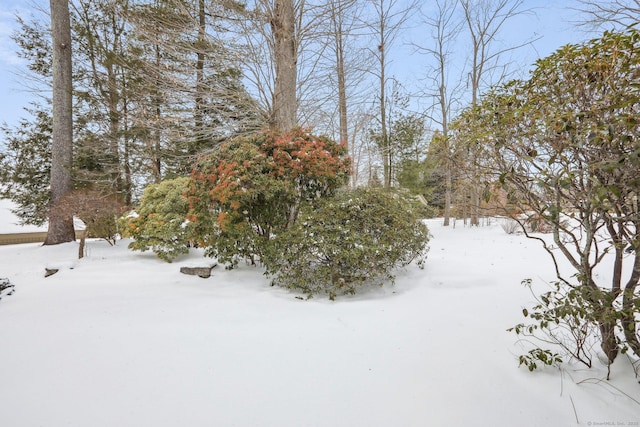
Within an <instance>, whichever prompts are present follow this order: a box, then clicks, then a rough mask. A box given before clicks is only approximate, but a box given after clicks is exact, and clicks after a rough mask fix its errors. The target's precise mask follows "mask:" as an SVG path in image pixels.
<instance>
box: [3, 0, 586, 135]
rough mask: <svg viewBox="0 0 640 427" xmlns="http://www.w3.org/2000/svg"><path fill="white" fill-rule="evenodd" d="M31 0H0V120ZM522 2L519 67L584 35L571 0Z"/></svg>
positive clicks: (23, 98) (11, 109) (18, 104)
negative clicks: (16, 34)
mask: <svg viewBox="0 0 640 427" xmlns="http://www.w3.org/2000/svg"><path fill="white" fill-rule="evenodd" d="M33 1H35V2H37V3H38V4H43V5H44V6H45V7H47V6H48V2H47V1H45V0H0V123H2V122H6V123H8V124H10V125H14V124H16V123H17V122H18V120H19V118H20V117H24V116H26V113H25V112H24V111H23V107H25V106H27V105H28V103H29V101H30V100H31V99H33V95H32V94H29V93H28V92H27V91H26V90H25V89H24V88H23V87H22V85H21V83H20V77H19V73H20V70H21V69H22V67H23V65H24V64H23V63H22V61H21V60H20V58H18V57H17V55H16V54H15V51H16V46H15V44H14V43H13V41H12V40H11V38H10V36H11V33H12V31H14V30H15V28H16V23H15V14H16V12H18V13H20V14H21V15H22V16H29V13H30V9H31V8H32V7H33V6H32V4H33ZM525 3H526V6H527V7H531V8H534V9H535V11H536V15H537V16H532V15H527V16H521V17H519V18H518V19H517V20H514V21H513V22H512V23H511V24H510V25H509V26H508V27H507V28H506V29H505V31H504V32H503V33H502V34H503V37H504V38H505V39H506V42H512V41H513V42H514V43H518V42H520V41H523V40H527V39H531V38H533V37H536V36H540V37H541V39H540V40H538V41H536V42H535V43H534V44H533V46H531V47H526V48H523V49H521V50H520V51H518V52H517V53H516V54H515V57H514V60H515V61H516V62H517V63H519V64H522V67H529V66H530V65H531V64H533V62H534V61H535V60H536V59H537V58H539V57H544V56H547V55H549V54H550V53H552V52H553V51H554V50H555V49H557V48H559V47H560V46H562V45H564V44H567V43H574V42H579V41H581V40H583V39H585V38H586V36H585V34H584V33H582V32H580V31H579V30H576V29H575V27H574V26H573V25H572V23H571V21H572V20H575V19H576V12H575V11H574V10H571V9H570V8H569V7H570V6H571V5H573V4H575V0H557V1H550V0H526V2H525ZM404 56H405V57H406V59H405V60H403V59H401V58H396V59H395V60H394V67H393V68H394V71H399V72H402V73H403V74H405V73H406V75H408V76H410V75H413V76H414V77H415V76H418V75H419V74H420V72H421V67H422V69H424V66H421V64H420V61H419V59H416V58H415V57H413V56H409V55H404Z"/></svg>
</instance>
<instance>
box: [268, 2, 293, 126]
mask: <svg viewBox="0 0 640 427" xmlns="http://www.w3.org/2000/svg"><path fill="white" fill-rule="evenodd" d="M295 28H296V27H295V9H294V4H293V0H275V7H274V9H273V16H272V17H271V30H272V31H273V35H274V40H275V68H276V81H275V86H274V91H273V104H272V107H273V111H272V126H273V127H274V128H276V129H280V130H282V131H285V132H286V131H289V130H291V129H293V128H295V127H296V124H297V110H298V105H297V104H298V101H297V98H296V85H297V50H298V49H297V45H296V34H295Z"/></svg>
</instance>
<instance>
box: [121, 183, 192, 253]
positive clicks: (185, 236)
mask: <svg viewBox="0 0 640 427" xmlns="http://www.w3.org/2000/svg"><path fill="white" fill-rule="evenodd" d="M188 182H189V178H187V177H181V178H176V179H172V180H167V181H163V182H161V183H159V184H151V185H149V186H147V188H145V190H144V194H143V195H142V200H141V202H140V206H139V207H138V208H137V209H136V211H135V213H131V214H129V215H128V216H126V217H125V218H122V219H121V220H120V229H121V230H122V236H123V237H132V238H133V239H134V241H133V242H131V243H130V244H129V248H130V249H133V250H136V251H143V252H144V251H147V250H149V249H151V250H152V251H153V252H154V253H155V254H156V255H158V257H159V258H161V259H163V260H165V261H168V262H171V261H172V260H173V259H174V258H175V257H177V256H178V255H180V254H186V253H188V252H189V246H190V242H191V241H192V239H193V224H191V223H189V222H188V221H187V220H186V216H187V214H188V212H189V202H188V200H187V198H186V196H185V195H184V194H183V193H184V191H185V189H186V188H187V184H188Z"/></svg>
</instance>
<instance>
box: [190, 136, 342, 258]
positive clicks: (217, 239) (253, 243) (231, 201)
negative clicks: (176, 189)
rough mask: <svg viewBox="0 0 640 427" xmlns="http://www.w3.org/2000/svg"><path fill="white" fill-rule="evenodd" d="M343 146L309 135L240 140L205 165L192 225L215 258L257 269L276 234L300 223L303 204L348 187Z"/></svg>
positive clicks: (199, 168)
mask: <svg viewBox="0 0 640 427" xmlns="http://www.w3.org/2000/svg"><path fill="white" fill-rule="evenodd" d="M345 155H346V148H345V146H344V145H340V144H336V143H335V142H333V141H331V140H328V139H326V138H322V137H315V136H313V135H311V134H309V133H307V132H305V131H303V130H300V129H298V130H294V131H291V132H288V133H282V134H281V133H274V132H264V133H260V134H256V135H252V136H249V137H242V138H236V139H234V140H231V141H229V142H227V143H226V144H224V145H223V146H222V147H221V148H220V149H219V150H217V151H216V152H214V153H211V154H209V155H207V156H204V157H202V158H200V159H199V160H198V163H197V164H196V166H195V168H194V170H193V172H192V174H191V184H190V186H189V191H188V197H189V204H190V213H189V219H190V220H191V221H193V223H194V229H195V232H196V234H197V236H198V242H199V244H200V245H202V246H203V247H205V248H206V254H207V255H208V256H214V257H217V258H218V260H219V261H220V262H223V263H227V264H229V265H231V266H233V265H234V264H235V263H237V261H238V258H245V259H249V260H251V262H252V263H253V262H255V259H256V258H258V259H260V258H261V257H262V254H263V252H264V248H265V246H266V244H267V242H268V241H269V239H271V237H272V236H273V235H275V234H278V233H280V232H281V231H282V230H284V229H286V228H287V227H289V226H290V225H291V224H293V223H294V222H295V220H296V218H297V215H298V210H299V207H300V205H301V203H303V202H305V201H307V202H308V201H312V200H315V199H317V198H319V197H323V196H327V195H330V194H332V193H333V192H334V191H335V190H336V189H337V188H338V187H340V186H341V185H343V184H344V183H345V182H346V179H347V177H348V172H349V167H350V161H349V159H348V158H345V157H344V156H345Z"/></svg>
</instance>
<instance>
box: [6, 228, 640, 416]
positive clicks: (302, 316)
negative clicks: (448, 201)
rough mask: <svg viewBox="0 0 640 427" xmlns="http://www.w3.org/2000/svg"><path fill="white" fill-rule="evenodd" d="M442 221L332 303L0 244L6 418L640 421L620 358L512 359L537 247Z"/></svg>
mask: <svg viewBox="0 0 640 427" xmlns="http://www.w3.org/2000/svg"><path fill="white" fill-rule="evenodd" d="M441 223H442V221H441V220H430V221H429V223H428V224H429V227H430V229H431V232H432V234H433V239H432V240H431V242H430V247H431V250H430V252H429V257H428V260H427V262H426V267H425V269H424V270H420V269H418V268H417V267H416V266H413V265H412V266H409V267H408V268H407V269H406V270H404V271H401V272H399V273H398V277H397V280H396V284H395V285H394V286H384V287H381V288H380V287H375V288H371V289H368V290H366V292H363V293H361V294H359V295H356V296H353V297H339V298H338V299H337V300H336V301H330V300H329V299H328V298H326V297H316V298H313V299H311V300H303V299H300V298H299V297H300V295H298V294H295V293H292V292H290V291H288V290H286V289H281V288H278V287H271V286H269V281H268V279H267V278H265V277H264V276H263V275H262V270H261V269H259V268H253V267H249V266H244V265H242V266H241V267H240V268H239V269H238V270H233V271H226V270H224V269H223V268H221V267H217V268H216V269H214V270H213V274H212V276H211V278H209V279H201V278H198V277H196V276H186V275H183V274H180V273H179V268H180V266H182V265H197V264H198V261H199V260H201V259H202V258H201V254H200V252H198V251H192V253H191V254H190V255H189V256H187V257H183V258H180V259H178V260H176V261H175V262H174V263H172V264H168V263H165V262H163V261H160V260H158V259H156V257H155V256H154V255H153V254H152V253H137V252H131V251H129V250H127V248H126V247H127V243H128V242H127V241H126V240H123V241H119V242H118V243H117V245H116V246H114V247H111V246H109V244H108V243H106V242H104V241H97V240H94V241H90V242H88V253H87V256H86V257H85V258H84V259H82V260H77V259H76V257H77V244H76V243H69V244H64V245H59V246H55V247H43V246H40V245H39V244H25V245H16V246H6V247H0V260H1V261H0V277H7V278H9V279H10V280H11V282H12V283H13V284H14V285H15V293H14V294H13V295H11V296H5V297H4V298H2V300H1V301H0V325H1V327H0V426H12V427H13V426H83V427H84V426H105V427H106V426H110V427H111V426H176V425H182V426H243V427H250V426H251V427H254V426H274V427H275V426H278V427H287V426H291V427H299V426H326V427H343V426H344V427H347V426H348V427H355V426H367V427H377V426H389V427H391V426H401V427H405V426H407V427H409V426H416V427H418V426H420V427H422V426H488V425H493V426H567V425H605V424H603V423H612V424H608V425H639V423H640V385H639V384H638V378H636V377H635V375H634V372H633V369H632V366H631V364H630V362H629V360H628V358H627V357H626V356H619V358H618V360H616V362H615V363H614V365H613V367H612V379H611V381H608V382H607V381H605V380H604V378H605V377H606V367H605V366H602V365H600V364H598V366H596V367H595V368H594V369H591V370H586V369H583V367H582V366H579V365H571V364H566V365H564V366H563V368H562V370H559V369H558V368H545V369H542V370H539V371H537V372H534V373H530V372H529V371H528V370H527V369H526V368H524V367H521V368H518V360H517V358H518V355H519V354H521V353H523V352H524V347H523V344H522V343H519V342H518V341H517V337H516V336H515V335H514V334H512V333H508V332H506V329H507V328H509V327H511V326H513V325H514V324H516V323H518V322H520V321H522V308H523V307H525V306H530V305H531V304H532V302H533V296H532V295H531V294H530V293H529V291H528V289H526V288H525V287H524V286H522V285H521V281H522V280H523V279H527V278H531V279H532V280H533V282H534V283H535V286H536V287H537V289H538V290H540V291H542V290H545V289H546V286H547V285H546V284H545V283H547V282H549V281H551V280H553V279H554V275H553V268H552V264H551V261H550V259H549V257H548V255H547V254H546V253H545V252H544V251H543V250H542V248H541V246H540V244H539V242H535V241H531V240H527V239H526V238H525V237H524V236H520V235H508V234H506V233H505V232H504V231H503V230H502V228H501V227H500V225H499V224H498V223H497V222H495V221H494V222H493V223H492V224H490V225H488V226H483V227H476V228H466V227H463V226H462V224H460V223H458V224H457V227H456V228H455V229H454V228H452V227H447V228H445V227H442V226H441ZM207 261H209V260H207ZM45 267H55V268H60V271H59V272H58V273H57V274H55V275H53V276H50V277H48V278H44V269H45ZM589 423H591V424H589Z"/></svg>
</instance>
